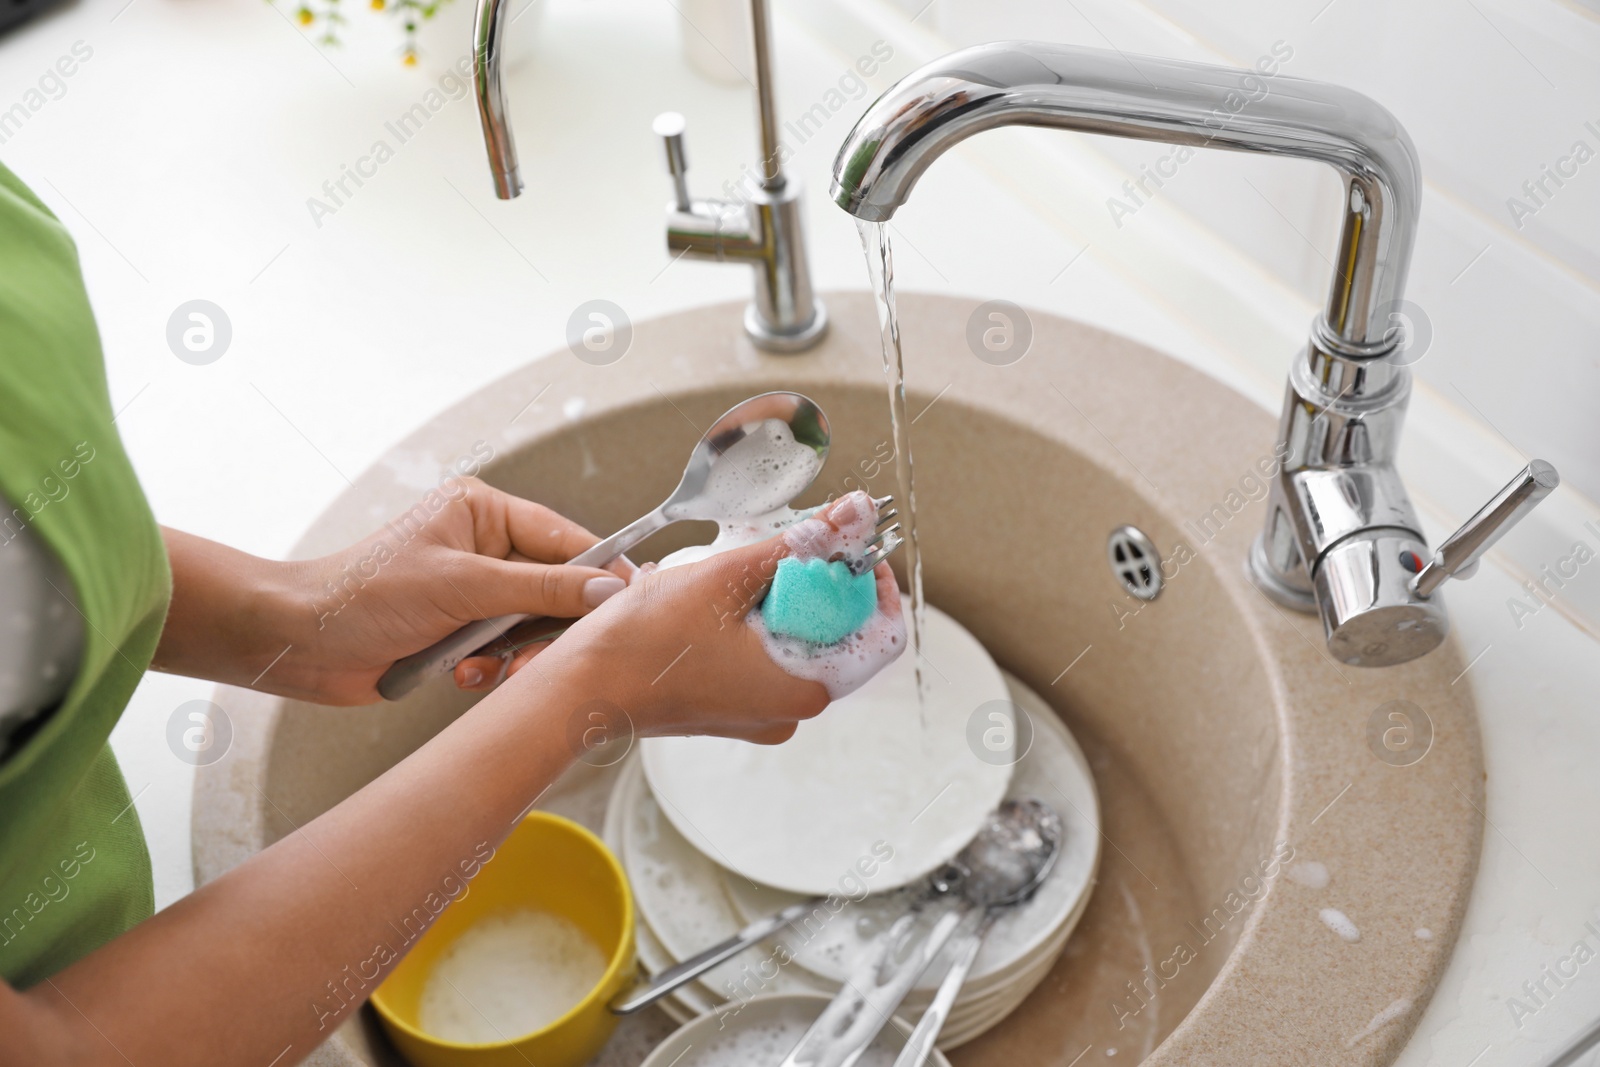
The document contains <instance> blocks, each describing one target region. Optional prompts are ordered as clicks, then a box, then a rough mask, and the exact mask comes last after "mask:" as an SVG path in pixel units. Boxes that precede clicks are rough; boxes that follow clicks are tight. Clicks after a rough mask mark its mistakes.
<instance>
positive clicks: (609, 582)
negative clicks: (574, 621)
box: [583, 575, 628, 608]
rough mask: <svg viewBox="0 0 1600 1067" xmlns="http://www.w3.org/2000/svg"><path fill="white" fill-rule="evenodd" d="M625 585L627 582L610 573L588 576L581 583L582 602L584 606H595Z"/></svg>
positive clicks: (615, 593) (624, 587)
mask: <svg viewBox="0 0 1600 1067" xmlns="http://www.w3.org/2000/svg"><path fill="white" fill-rule="evenodd" d="M627 587H628V583H627V582H625V581H623V580H622V579H621V578H616V577H613V576H611V575H607V576H606V577H604V578H590V579H589V580H588V581H587V582H584V583H583V603H584V605H585V606H586V607H591V608H597V607H599V606H600V605H601V604H604V603H605V602H606V601H608V600H610V599H611V598H612V597H614V596H616V595H617V594H618V593H620V592H622V591H623V590H624V589H626V588H627Z"/></svg>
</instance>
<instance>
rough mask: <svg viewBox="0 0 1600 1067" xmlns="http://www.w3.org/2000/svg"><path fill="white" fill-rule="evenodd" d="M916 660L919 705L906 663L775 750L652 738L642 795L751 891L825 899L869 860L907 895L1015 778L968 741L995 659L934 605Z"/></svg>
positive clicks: (880, 881)
mask: <svg viewBox="0 0 1600 1067" xmlns="http://www.w3.org/2000/svg"><path fill="white" fill-rule="evenodd" d="M920 662H921V664H922V673H923V678H924V681H923V685H924V691H925V700H924V702H923V704H922V706H921V707H919V706H918V702H917V699H916V683H915V681H914V678H915V667H916V661H914V658H913V657H912V656H911V655H910V654H907V655H904V656H901V657H900V659H899V660H897V661H896V662H895V663H893V664H891V665H890V666H889V667H887V668H885V669H884V670H883V672H882V673H880V674H879V675H878V676H877V677H875V678H873V679H872V680H871V681H869V682H868V683H867V684H866V685H864V686H862V687H861V688H860V689H859V690H857V691H856V692H855V693H853V694H851V695H850V696H848V697H845V698H844V699H843V700H840V701H837V702H835V703H834V704H833V705H831V706H830V707H829V708H828V709H827V710H826V711H824V712H823V713H822V714H821V715H819V716H817V717H816V718H815V719H812V720H810V721H808V722H803V723H801V724H800V728H799V730H798V731H796V733H795V736H794V737H793V738H792V739H791V740H789V741H788V742H786V743H785V744H782V745H776V746H763V745H752V744H747V743H745V742H743V741H730V740H727V739H724V738H714V737H657V738H649V739H646V740H645V741H643V742H642V743H641V744H640V750H641V752H642V754H643V757H644V768H645V775H646V777H647V778H648V779H649V782H650V788H651V790H652V792H653V793H654V794H655V796H656V798H657V799H658V800H659V801H660V802H661V807H662V810H663V811H664V812H665V813H666V815H667V817H668V818H669V819H671V820H672V823H673V825H674V826H676V827H677V829H678V831H679V833H681V834H682V835H683V836H684V837H685V838H687V839H688V840H689V842H690V843H691V844H692V845H694V847H695V848H696V849H698V850H699V851H700V852H702V853H703V854H705V855H706V856H709V857H711V858H712V859H714V860H716V861H717V862H718V863H720V864H721V865H723V866H724V867H727V868H729V869H730V870H733V871H736V872H738V873H739V874H742V875H744V876H745V877H746V878H749V879H750V880H752V881H754V882H759V883H761V884H763V885H769V886H775V887H777V888H780V889H785V890H789V891H790V892H794V893H804V894H807V895H822V894H826V893H829V892H832V891H835V890H837V889H838V888H839V887H840V885H841V883H842V882H847V881H848V880H849V879H851V878H853V877H856V876H857V875H856V869H857V864H858V863H865V864H866V865H867V866H868V867H872V868H873V875H872V878H871V880H870V883H871V888H872V889H873V891H875V892H882V891H885V890H889V889H893V888H896V887H898V886H903V885H907V884H909V883H911V882H913V881H915V880H917V879H918V878H920V877H922V876H923V875H925V874H927V873H928V872H930V871H932V870H933V869H934V868H935V867H937V866H938V865H939V864H941V863H943V862H944V861H945V860H946V859H948V858H949V857H950V856H952V855H954V854H955V853H956V852H957V851H958V850H959V849H960V848H961V846H962V845H964V844H966V843H967V842H968V841H969V840H971V839H972V836H973V835H974V834H976V833H977V832H978V828H979V826H981V825H982V824H983V820H984V817H985V816H987V815H988V813H989V812H990V811H992V810H994V807H995V805H996V804H998V803H999V802H1000V799H1001V797H1003V796H1004V795H1005V791H1006V786H1007V785H1008V784H1009V782H1010V780H1011V767H1010V765H1009V763H1007V762H1005V761H1003V760H1002V761H998V762H986V761H985V760H982V759H979V758H977V757H976V756H975V755H974V754H973V749H972V747H971V746H970V745H969V742H968V731H969V727H970V726H971V724H972V723H973V722H974V721H976V722H978V723H979V724H980V732H981V724H983V723H985V722H986V721H987V720H986V718H985V716H984V713H983V710H982V709H983V706H984V705H986V704H989V703H991V702H994V701H1003V700H1005V698H1006V684H1005V681H1004V680H1003V679H1002V678H1001V676H1000V669H999V668H998V667H996V666H995V663H994V660H993V659H991V658H990V656H989V653H988V652H986V651H985V650H984V648H983V646H982V645H980V644H979V643H978V641H977V639H976V638H975V637H973V636H972V635H971V634H970V633H968V632H967V631H966V630H965V629H964V628H962V627H961V625H960V624H958V623H957V622H956V621H955V620H954V619H952V618H950V616H948V615H946V614H944V613H943V612H942V611H939V610H938V609H937V608H934V607H931V606H930V607H929V608H928V619H927V627H926V632H925V633H924V635H923V656H922V659H921V660H920ZM924 719H925V720H926V729H924V726H923V722H924ZM885 845H887V846H888V847H889V848H892V850H893V856H892V858H889V859H888V860H887V861H886V862H879V861H878V856H881V854H882V851H883V849H884V847H885ZM875 848H876V849H877V853H876V854H875V851H874V850H875Z"/></svg>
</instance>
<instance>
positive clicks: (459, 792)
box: [0, 663, 589, 1067]
mask: <svg viewBox="0 0 1600 1067" xmlns="http://www.w3.org/2000/svg"><path fill="white" fill-rule="evenodd" d="M580 670H581V668H580V667H578V666H574V665H573V664H572V663H568V664H567V665H565V666H562V665H555V664H552V667H551V668H550V669H546V670H543V671H531V670H530V671H523V672H522V673H521V674H520V675H519V676H518V677H517V678H514V679H512V680H511V681H510V682H508V683H507V684H506V685H504V686H502V687H501V688H500V689H498V690H496V691H495V692H493V693H491V694H490V695H489V696H487V697H485V698H484V699H483V700H482V701H481V702H480V703H479V704H477V705H476V706H475V707H474V708H472V709H471V710H470V711H468V712H467V713H466V714H465V715H463V716H462V717H461V718H460V719H458V720H457V721H456V722H454V723H452V724H451V725H450V726H448V727H446V728H445V729H444V730H443V731H442V732H441V733H439V734H438V735H437V736H436V737H434V738H433V739H432V740H430V741H429V742H428V743H427V744H426V745H424V746H423V747H422V748H421V749H419V750H417V751H416V752H415V753H413V754H412V755H411V756H409V757H408V758H407V759H405V760H404V761H402V762H401V763H399V764H398V765H396V766H395V767H394V768H392V769H391V770H390V771H388V772H387V773H386V774H384V775H382V776H381V777H379V778H378V779H376V780H375V781H373V782H372V783H370V784H369V785H367V786H366V787H365V788H363V789H362V790H360V791H359V792H358V793H356V794H355V795H354V796H352V797H350V798H349V799H348V800H346V801H345V802H344V803H342V804H340V805H338V806H337V807H336V808H334V809H333V810H331V811H329V812H327V813H326V814H324V815H322V816H320V817H318V818H317V819H315V820H313V821H311V822H309V823H307V824H306V825H305V826H303V827H300V828H299V829H298V830H296V831H294V832H292V833H290V834H289V835H288V836H287V837H285V838H283V839H282V840H280V841H278V842H277V843H276V844H274V845H272V846H271V847H270V848H268V849H266V850H264V851H263V852H261V853H259V854H258V855H256V856H254V857H252V858H250V859H249V860H247V861H245V862H244V863H242V864H241V865H240V866H238V867H237V868H235V869H234V870H232V871H230V872H228V873H227V874H225V875H223V876H222V877H221V878H218V879H217V880H216V881H213V882H211V883H209V884H207V885H205V886H202V887H201V888H200V889H198V890H197V891H196V892H195V893H193V894H192V895H190V896H188V897H185V898H184V899H182V900H180V901H178V902H177V903H175V904H173V905H172V906H171V907H169V908H167V909H165V910H164V911H162V912H160V913H159V914H157V915H156V916H155V917H154V918H153V919H151V920H149V921H147V922H145V923H142V924H141V925H139V926H138V927H136V928H134V929H133V930H131V931H129V932H128V933H126V934H123V935H122V936H121V937H119V938H117V939H116V940H114V941H112V942H111V943H110V944H108V945H106V946H104V947H103V948H101V949H99V950H98V951H96V952H94V953H92V954H90V955H89V956H87V957H85V958H84V959H83V960H81V961H79V962H78V963H76V964H74V965H73V966H72V967H70V968H68V969H67V970H66V971H64V972H62V973H60V974H58V975H56V976H55V977H53V978H51V979H48V980H46V981H45V982H43V983H41V984H39V985H38V986H35V987H33V988H32V989H30V990H28V991H27V992H26V993H22V994H18V993H15V992H13V991H11V990H9V989H6V988H5V987H3V986H0V1033H5V1034H6V1035H7V1037H6V1040H5V1041H3V1042H0V1064H3V1065H5V1067H10V1065H12V1064H18V1065H20V1064H24V1063H26V1064H28V1065H29V1067H48V1065H52V1064H55V1063H66V1062H72V1063H96V1064H98V1063H108V1064H110V1063H116V1064H121V1063H126V1062H132V1063H139V1064H143V1063H161V1064H164V1065H171V1067H184V1065H189V1064H193V1065H196V1067H199V1065H205V1067H210V1065H214V1064H218V1063H258V1064H268V1063H275V1062H276V1063H278V1064H280V1067H283V1065H287V1064H291V1063H295V1062H298V1061H299V1060H300V1059H301V1058H302V1057H304V1056H305V1055H306V1054H308V1053H309V1052H310V1051H311V1049H312V1048H314V1047H315V1046H316V1045H317V1044H319V1043H321V1042H322V1041H324V1040H326V1038H327V1037H328V1035H329V1034H330V1033H331V1032H332V1030H333V1028H335V1027H337V1026H339V1025H340V1024H341V1023H343V1022H344V1021H345V1020H346V1019H348V1018H349V1017H350V1014H351V1013H352V1012H353V1011H354V1010H355V1009H356V1008H357V1007H358V1006H359V1004H360V1003H361V1001H362V1000H363V999H364V998H365V997H366V996H367V995H368V994H370V993H371V991H372V989H374V988H375V987H376V986H377V985H378V984H379V983H380V982H381V981H382V979H383V976H384V975H385V974H387V972H388V970H389V967H390V965H392V964H393V963H394V962H395V961H396V959H397V958H398V956H399V955H400V954H403V953H404V951H405V950H406V948H408V947H409V945H410V943H411V942H412V941H414V940H415V937H416V934H417V932H418V930H419V927H420V926H421V925H422V924H425V923H426V921H427V920H429V919H430V918H431V917H432V915H433V913H434V911H435V909H436V908H437V907H439V906H440V902H441V901H442V900H443V899H446V898H448V897H449V896H450V894H451V887H452V886H456V887H457V888H456V890H455V892H456V894H457V895H459V892H460V889H459V884H460V882H461V881H462V880H463V877H464V875H466V874H468V873H469V872H472V871H475V869H476V866H477V865H479V864H481V863H482V861H483V857H484V856H485V855H488V854H490V850H492V849H493V848H495V847H497V846H498V845H499V844H500V842H501V841H502V839H503V838H504V836H505V835H506V834H507V833H508V832H509V831H510V829H511V828H512V825H513V823H514V821H515V820H516V819H517V817H518V816H519V815H520V814H521V813H522V812H523V811H524V810H525V809H526V808H527V807H528V806H529V805H530V804H531V803H532V802H533V800H534V799H535V798H536V797H537V796H538V795H539V793H540V792H542V791H543V789H544V788H545V787H546V786H547V785H549V784H550V783H551V782H552V781H554V780H555V778H556V777H557V776H558V775H559V774H560V773H561V771H562V770H563V769H564V768H565V767H566V766H567V764H568V763H569V762H570V754H569V753H568V752H567V750H566V745H565V740H564V738H565V733H564V724H565V722H566V718H567V715H568V714H569V712H570V709H572V708H574V707H576V706H578V705H579V704H581V703H582V701H583V699H584V697H583V694H584V692H585V690H586V689H587V688H589V686H588V683H587V680H586V679H583V678H581V677H579V676H578V673H579V671H580ZM260 802H261V803H262V804H264V805H271V804H272V799H271V798H270V797H267V796H264V795H263V796H262V797H261V801H260ZM489 862H491V863H492V862H493V861H492V859H491V860H490V861H489ZM280 1055H281V1057H282V1058H281V1059H277V1057H280Z"/></svg>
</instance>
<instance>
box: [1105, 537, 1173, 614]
mask: <svg viewBox="0 0 1600 1067" xmlns="http://www.w3.org/2000/svg"><path fill="white" fill-rule="evenodd" d="M1106 561H1107V562H1108V563H1110V564H1111V573H1112V574H1114V575H1116V577H1117V581H1119V582H1121V583H1122V588H1124V589H1126V590H1127V591H1128V592H1129V594H1131V595H1132V596H1136V597H1138V598H1139V599H1140V600H1154V599H1155V598H1156V597H1158V596H1160V595H1161V554H1160V553H1159V552H1157V551H1156V546H1155V543H1154V542H1152V541H1151V540H1150V538H1148V537H1146V536H1145V532H1144V531H1143V530H1141V529H1139V528H1138V527H1137V526H1118V527H1117V528H1116V529H1115V530H1112V531H1111V536H1110V537H1109V538H1108V539H1107V540H1106Z"/></svg>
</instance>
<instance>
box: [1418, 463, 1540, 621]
mask: <svg viewBox="0 0 1600 1067" xmlns="http://www.w3.org/2000/svg"><path fill="white" fill-rule="evenodd" d="M1560 484H1561V475H1559V474H1557V473H1556V469H1555V467H1554V466H1552V465H1551V464H1549V463H1546V462H1545V461H1544V460H1542V459H1536V460H1533V461H1532V462H1530V463H1529V464H1528V465H1527V466H1526V467H1524V468H1522V470H1521V471H1520V472H1519V473H1518V474H1517V476H1516V477H1515V478H1513V479H1511V481H1509V482H1507V483H1506V486H1505V488H1504V489H1502V490H1500V491H1499V492H1498V493H1496V494H1495V495H1494V497H1493V498H1492V499H1491V500H1490V501H1489V502H1488V503H1487V504H1485V505H1484V506H1483V507H1482V508H1480V509H1478V513H1477V514H1476V515H1474V516H1472V518H1470V519H1468V520H1467V521H1466V522H1465V523H1463V524H1462V526H1461V529H1459V530H1457V531H1456V532H1455V533H1453V534H1451V535H1450V536H1449V537H1447V538H1445V539H1444V543H1442V544H1441V545H1440V546H1439V549H1438V551H1436V552H1434V554H1433V558H1432V559H1431V560H1429V561H1428V563H1427V566H1425V567H1423V568H1422V569H1421V570H1420V571H1418V572H1417V576H1416V577H1415V578H1413V579H1411V590H1412V592H1414V593H1416V594H1417V596H1419V597H1423V598H1427V597H1429V596H1431V595H1432V594H1433V592H1434V591H1435V590H1436V589H1438V588H1439V587H1440V586H1441V585H1443V584H1444V582H1445V579H1447V578H1461V579H1466V578H1470V577H1472V575H1473V574H1474V573H1475V572H1476V571H1477V569H1478V560H1479V559H1481V558H1482V557H1483V554H1484V553H1485V552H1487V551H1489V549H1490V548H1491V547H1492V546H1493V545H1494V543H1495V542H1496V541H1498V540H1500V537H1501V535H1503V534H1504V533H1505V532H1506V531H1507V530H1509V529H1511V527H1513V526H1515V525H1516V524H1517V523H1519V522H1521V521H1522V519H1523V518H1524V517H1525V516H1526V515H1527V514H1528V512H1530V511H1532V510H1533V508H1534V505H1536V504H1538V503H1539V501H1541V500H1543V499H1544V498H1545V497H1547V496H1549V495H1550V491H1551V490H1553V489H1554V488H1555V487H1556V486H1558V485H1560Z"/></svg>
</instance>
